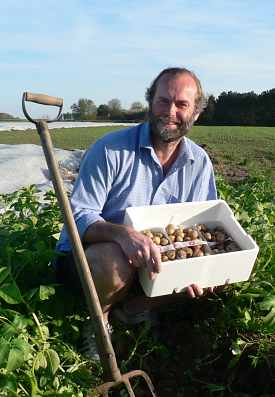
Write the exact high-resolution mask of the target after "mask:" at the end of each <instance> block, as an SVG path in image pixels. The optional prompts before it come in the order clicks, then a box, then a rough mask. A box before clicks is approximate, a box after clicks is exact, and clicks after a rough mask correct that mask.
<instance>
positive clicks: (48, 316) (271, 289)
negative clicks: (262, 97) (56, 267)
mask: <svg viewBox="0 0 275 397" xmlns="http://www.w3.org/2000/svg"><path fill="white" fill-rule="evenodd" d="M218 190H219V196H220V198H222V199H225V200H226V201H227V202H228V204H229V205H230V207H231V208H232V210H233V212H234V213H235V216H236V217H237V219H238V220H239V222H240V223H241V224H242V225H243V227H244V228H245V230H247V231H248V232H249V233H250V234H251V235H252V236H253V238H254V239H255V240H256V242H257V243H258V244H259V246H260V252H259V255H258V259H257V262H256V265H255V267H254V270H253V273H252V276H251V278H250V280H249V281H248V282H245V283H239V284H234V285H230V286H228V287H226V288H225V289H224V290H223V291H221V292H217V293H216V294H214V295H212V296H206V297H204V298H202V299H201V300H194V301H188V302H187V303H186V304H185V306H184V310H182V309H181V308H180V309H179V308H175V309H174V310H175V311H174V312H173V313H167V314H163V316H164V317H165V316H166V317H165V321H163V322H162V323H160V325H159V328H158V338H157V339H156V338H155V336H154V334H153V333H152V332H151V331H150V329H148V327H147V326H146V325H140V326H138V327H137V326H134V327H130V326H129V327H126V326H122V325H121V324H115V335H114V336H115V341H114V343H115V349H116V351H117V352H118V358H119V363H120V365H121V367H122V368H123V369H124V370H127V369H132V368H137V367H140V366H141V367H142V368H144V369H145V370H146V371H148V372H149V373H150V374H152V377H153V379H154V381H155V383H156V386H157V388H158V393H159V395H160V396H169V392H168V391H167V390H168V388H169V387H170V388H171V382H172V384H173V385H174V387H175V388H177V393H178V395H179V396H180V395H194V396H195V395H197V396H200V395H204V396H219V397H226V396H231V395H232V396H236V397H238V396H255V397H256V396H261V395H262V396H263V395H264V396H265V397H271V396H272V395H274V393H273V392H274V387H275V380H274V370H275V338H274V334H275V300H274V296H275V286H274V275H275V260H274V248H275V247H274V233H273V228H274V223H275V203H274V193H273V188H272V184H271V182H270V180H269V179H265V178H254V179H253V178H250V179H248V180H247V182H245V183H242V184H239V185H235V186H233V185H229V184H227V183H225V182H224V181H223V180H222V179H220V178H219V179H218ZM41 200H42V201H41ZM0 203H1V206H2V207H4V208H5V212H4V213H2V214H1V217H0V341H1V343H0V396H8V397H10V396H11V397H12V396H31V397H35V396H72V397H80V396H85V395H87V391H88V390H89V389H90V387H91V386H92V385H94V384H96V383H99V382H101V381H102V369H101V367H100V366H99V365H96V364H95V363H93V362H89V361H87V360H85V358H84V357H82V356H81V355H80V354H79V353H78V343H79V333H80V328H81V324H82V323H83V321H84V320H85V317H86V315H87V313H86V309H85V306H84V305H83V303H82V302H81V301H80V300H78V299H77V298H76V297H75V296H72V295H71V293H70V291H66V290H65V289H64V288H63V287H62V286H60V285H58V284H57V283H56V281H55V278H54V274H53V272H52V270H51V267H50V266H49V264H50V261H51V260H52V258H53V255H54V247H55V244H56V241H57V238H58V236H59V233H60V229H61V225H62V221H61V216H60V211H59V208H58V206H57V203H56V198H55V195H54V194H53V193H52V192H49V193H46V194H44V195H41V194H40V195H39V194H38V192H37V191H36V188H35V187H34V186H31V187H29V188H26V189H22V190H20V191H18V192H16V193H13V194H9V195H5V196H0ZM170 234H171V233H170ZM64 302H66V305H64ZM188 313H189V315H188V316H187V314H188ZM182 316H185V317H184V321H183V322H181V318H182ZM186 316H187V317H186ZM164 317H163V318H164ZM172 321H173V322H174V323H173V324H174V326H173V327H171V326H170V324H171V322H172ZM165 327H166V328H165ZM188 327H189V328H188ZM176 328H177V329H178V330H179V332H178V335H179V338H178V339H176V337H175V333H173V331H174V330H175V329H176ZM187 329H190V330H191V332H190V334H189V337H188V340H186V338H187V336H186V335H187V333H186V330H187ZM183 335H184V337H183ZM162 336H163V337H162ZM196 337H201V338H203V341H204V342H203V344H202V348H201V349H200V351H199V354H198V355H196V348H195V347H196V340H195V338H196ZM205 338H208V339H207V340H208V343H206V339H205ZM190 346H191V347H192V349H191V350H188V351H189V356H188V354H187V349H188V348H189V347H190ZM206 348H207V350H206ZM215 363H218V364H219V366H217V367H215ZM240 366H245V369H244V370H243V371H244V372H242V373H241V374H240V373H239V368H240ZM213 367H214V370H212V368H213ZM162 368H163V372H161V371H162ZM167 368H169V371H167ZM261 368H264V369H265V372H267V374H268V377H269V378H268V379H269V381H268V382H265V384H264V385H262V384H261V385H260V380H258V383H259V385H258V384H257V379H258V378H257V376H254V382H256V383H254V387H253V388H250V389H249V382H246V379H245V377H244V376H243V374H244V373H247V372H249V371H250V370H258V369H259V370H260V369H261ZM266 368H267V369H266ZM177 370H178V371H180V377H179V378H176V377H175V376H173V375H171V374H173V373H174V372H175V373H176V371H177ZM245 371H246V372H245ZM268 371H270V372H268ZM259 379H260V378H259ZM173 382H176V383H173ZM167 385H170V386H169V387H168V386H167ZM257 385H258V386H257ZM158 386H159V387H158ZM260 387H261V390H262V393H260V392H259V389H260ZM172 388H173V387H172ZM272 390H273V391H272ZM272 393H273V394H272ZM170 395H173V394H170Z"/></svg>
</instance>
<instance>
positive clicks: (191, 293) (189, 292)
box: [185, 285, 196, 299]
mask: <svg viewBox="0 0 275 397" xmlns="http://www.w3.org/2000/svg"><path fill="white" fill-rule="evenodd" d="M185 291H186V294H187V295H188V296H189V298H192V299H193V298H196V295H195V292H194V291H193V288H192V286H191V285H189V286H188V287H186V288H185Z"/></svg>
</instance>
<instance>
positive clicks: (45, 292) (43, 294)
mask: <svg viewBox="0 0 275 397" xmlns="http://www.w3.org/2000/svg"><path fill="white" fill-rule="evenodd" d="M54 294H55V289H54V287H51V286H49V285H40V287H39V298H40V299H41V300H42V301H45V300H47V299H49V298H50V297H51V296H52V295H54Z"/></svg>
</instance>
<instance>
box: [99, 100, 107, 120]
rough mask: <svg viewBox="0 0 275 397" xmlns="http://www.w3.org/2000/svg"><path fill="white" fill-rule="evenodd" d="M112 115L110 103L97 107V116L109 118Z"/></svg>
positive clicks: (104, 118)
mask: <svg viewBox="0 0 275 397" xmlns="http://www.w3.org/2000/svg"><path fill="white" fill-rule="evenodd" d="M109 117H110V108H109V106H108V105H105V104H102V105H99V106H98V108H97V118H98V119H101V120H107V119H108V118H109Z"/></svg>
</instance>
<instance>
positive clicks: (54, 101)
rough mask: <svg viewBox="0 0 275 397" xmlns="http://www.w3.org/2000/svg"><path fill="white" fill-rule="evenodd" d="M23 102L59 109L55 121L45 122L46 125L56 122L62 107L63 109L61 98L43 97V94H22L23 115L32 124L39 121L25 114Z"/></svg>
mask: <svg viewBox="0 0 275 397" xmlns="http://www.w3.org/2000/svg"><path fill="white" fill-rule="evenodd" d="M25 102H35V103H39V104H40V105H49V106H57V107H59V112H58V115H57V116H56V118H55V119H53V120H47V122H48V123H50V122H52V121H57V120H58V119H59V118H60V116H61V112H62V107H63V99H62V98H56V97H53V96H49V95H45V94H35V93H32V92H24V94H23V97H22V108H23V112H24V115H25V116H26V118H27V119H28V120H29V121H31V122H32V123H35V124H36V123H37V122H38V121H39V120H34V119H33V118H32V117H31V116H30V115H29V114H28V112H27V109H26V106H25Z"/></svg>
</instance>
